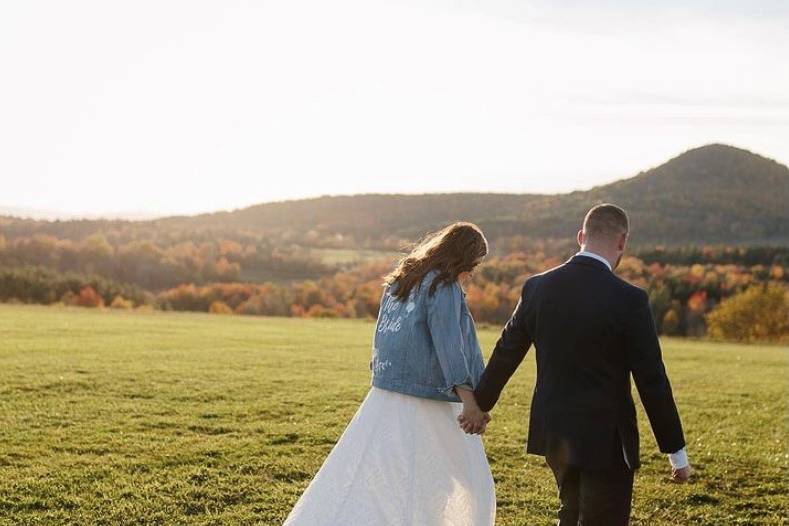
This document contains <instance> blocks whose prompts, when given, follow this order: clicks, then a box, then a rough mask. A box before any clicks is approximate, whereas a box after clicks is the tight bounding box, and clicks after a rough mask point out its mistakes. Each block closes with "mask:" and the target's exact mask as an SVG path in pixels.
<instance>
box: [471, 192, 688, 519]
mask: <svg viewBox="0 0 789 526" xmlns="http://www.w3.org/2000/svg"><path fill="white" fill-rule="evenodd" d="M628 229H629V225H628V218H627V215H626V214H625V211H624V210H622V209H621V208H619V207H618V206H615V205H612V204H601V205H597V206H595V207H593V208H592V209H591V210H589V212H588V213H587V214H586V217H585V218H584V222H583V228H582V229H581V230H580V231H579V232H578V236H577V239H578V244H579V245H580V246H581V251H580V252H578V253H577V254H576V255H575V256H573V257H572V258H571V259H570V260H569V261H567V262H566V263H564V264H563V265H560V266H558V267H556V268H553V269H551V270H548V271H546V272H543V273H542V274H538V275H536V276H532V277H531V278H529V279H528V280H527V281H526V283H525V284H524V285H523V291H522V294H521V297H520V300H519V301H518V304H517V306H516V307H515V311H514V312H513V314H512V317H511V318H510V320H509V321H508V322H507V324H506V326H505V327H504V330H503V331H502V333H501V337H500V338H499V340H498V342H497V343H496V347H495V349H494V351H493V355H492V356H491V358H490V361H489V362H488V365H487V367H486V368H485V372H484V373H483V375H482V378H481V380H480V383H479V386H478V387H477V389H476V390H475V391H474V395H475V397H476V399H477V402H478V404H479V407H480V409H481V410H482V411H489V410H490V409H491V408H492V407H493V406H494V405H495V403H496V401H497V400H498V398H499V395H500V394H501V391H502V389H503V388H504V385H505V384H506V383H507V381H508V380H509V379H510V376H512V374H513V373H514V372H515V369H517V368H518V365H520V363H521V361H522V360H523V357H524V356H525V355H526V352H527V351H528V349H529V347H530V346H531V344H532V343H533V344H534V345H535V349H536V351H535V352H536V353H537V383H536V386H535V388H534V395H533V398H532V403H531V418H530V421H529V437H528V447H527V452H529V453H533V454H536V455H541V456H544V457H545V459H546V461H547V464H548V466H550V468H551V470H552V471H553V474H554V477H555V478H556V484H557V485H558V487H559V498H560V500H561V508H560V510H559V525H560V526H570V525H572V526H576V525H583V526H595V525H600V526H619V525H626V524H628V522H629V520H630V503H631V498H632V493H633V472H634V471H635V470H636V469H637V468H638V467H639V458H638V428H637V423H636V411H635V406H634V404H633V398H632V396H631V391H630V375H631V374H632V376H633V379H634V380H635V384H636V388H637V389H638V393H639V395H640V397H641V401H642V402H643V405H644V409H645V410H646V413H647V416H648V417H649V422H650V424H651V425H652V430H653V432H654V434H655V438H656V439H657V443H658V446H659V447H660V450H661V451H662V452H663V453H668V454H669V460H670V462H671V466H672V479H673V480H674V481H676V482H684V481H686V480H687V479H688V478H689V477H690V465H689V464H688V459H687V455H686V453H685V438H684V436H683V433H682V424H681V423H680V419H679V414H678V413H677V407H676V405H675V403H674V397H673V395H672V392H671V385H670V384H669V380H668V377H667V376H666V370H665V368H664V366H663V360H662V358H661V352H660V344H659V343H658V337H657V334H656V331H655V325H654V322H653V318H652V311H651V309H650V306H649V298H648V296H647V293H646V292H645V291H644V290H642V289H640V288H638V287H636V286H634V285H631V284H629V283H627V282H625V281H623V280H622V279H620V278H618V277H617V276H616V275H615V274H614V273H613V269H615V268H616V267H617V265H618V264H619V261H620V260H621V258H622V254H623V253H624V250H625V243H626V242H627V236H628ZM464 423H466V422H464V421H461V424H464ZM464 427H465V426H464Z"/></svg>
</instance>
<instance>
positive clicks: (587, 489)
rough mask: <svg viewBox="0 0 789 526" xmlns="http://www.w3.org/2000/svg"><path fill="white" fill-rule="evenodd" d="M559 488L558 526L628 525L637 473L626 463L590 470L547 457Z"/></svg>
mask: <svg viewBox="0 0 789 526" xmlns="http://www.w3.org/2000/svg"><path fill="white" fill-rule="evenodd" d="M545 460H546V461H547V462H548V466H550V468H551V470H553V476H554V477H555V478H556V485H557V486H558V487H559V499H560V500H561V503H562V505H561V508H560V509H559V522H558V523H557V526H627V525H628V524H629V523H630V502H631V499H632V497H633V472H632V471H631V470H630V468H628V467H627V464H625V461H624V459H622V461H621V465H617V466H616V467H612V468H608V469H598V470H588V469H581V468H577V467H574V466H568V465H567V464H565V463H564V462H562V461H561V460H559V459H558V458H556V457H550V456H549V457H546V459H545Z"/></svg>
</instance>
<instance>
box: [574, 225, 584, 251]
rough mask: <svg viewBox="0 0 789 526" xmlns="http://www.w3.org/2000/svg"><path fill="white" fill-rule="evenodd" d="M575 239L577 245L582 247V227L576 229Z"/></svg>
mask: <svg viewBox="0 0 789 526" xmlns="http://www.w3.org/2000/svg"><path fill="white" fill-rule="evenodd" d="M575 240H576V241H578V246H579V247H582V246H583V245H584V230H583V228H582V229H581V230H579V231H578V233H577V234H576V235H575Z"/></svg>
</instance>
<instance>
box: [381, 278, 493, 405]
mask: <svg viewBox="0 0 789 526" xmlns="http://www.w3.org/2000/svg"><path fill="white" fill-rule="evenodd" d="M437 275H438V271H437V270H431V271H430V272H428V273H427V274H426V275H425V277H424V278H423V280H422V283H421V284H419V285H417V286H414V288H413V289H411V292H410V294H409V296H408V299H407V300H405V301H400V300H398V299H397V298H396V297H395V296H393V295H392V289H393V288H396V287H397V284H394V285H391V286H390V285H387V286H386V288H385V289H384V292H383V296H382V297H381V308H380V310H379V312H378V322H377V323H376V328H375V336H374V338H373V350H372V360H371V361H370V370H371V371H372V380H371V383H372V385H373V386H375V387H379V388H381V389H388V390H390V391H398V392H400V393H404V394H408V395H413V396H419V397H422V398H431V399H434V400H443V401H447V402H459V401H460V398H458V396H457V395H456V394H455V393H454V391H453V389H454V387H455V386H465V387H467V388H469V389H474V388H476V387H477V383H478V382H479V379H480V376H481V375H482V371H483V370H484V369H485V364H484V363H483V361H482V351H481V350H480V346H479V341H478V340H477V333H476V330H475V328H474V320H473V319H472V318H471V313H470V312H469V310H468V306H467V305H466V299H465V293H464V292H463V290H462V289H461V288H460V283H458V282H457V281H455V282H453V283H449V284H447V283H442V284H440V285H438V287H437V288H436V290H435V292H434V294H433V295H432V296H431V295H430V294H429V290H430V284H431V283H432V281H433V279H435V277H436V276H437Z"/></svg>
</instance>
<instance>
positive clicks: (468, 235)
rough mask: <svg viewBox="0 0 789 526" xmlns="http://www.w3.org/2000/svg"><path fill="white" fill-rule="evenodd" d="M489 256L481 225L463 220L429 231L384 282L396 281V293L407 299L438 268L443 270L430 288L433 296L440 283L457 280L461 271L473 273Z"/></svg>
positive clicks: (392, 283) (394, 293) (393, 282)
mask: <svg viewBox="0 0 789 526" xmlns="http://www.w3.org/2000/svg"><path fill="white" fill-rule="evenodd" d="M487 255H488V241H487V240H486V239H485V236H484V235H483V234H482V231H481V230H480V229H479V227H478V226H477V225H475V224H473V223H467V222H464V221H459V222H457V223H452V224H451V225H448V226H446V227H444V228H442V229H441V230H439V231H438V232H432V233H430V234H427V235H426V236H425V237H424V238H423V239H422V240H421V241H420V242H418V243H417V244H416V246H415V247H414V248H413V249H412V250H411V252H410V253H409V254H408V255H407V256H406V257H404V258H403V259H401V260H400V262H399V263H398V264H397V267H396V268H395V269H394V270H393V271H392V272H391V273H389V274H388V275H387V276H385V277H384V281H385V282H386V283H387V284H389V285H394V284H395V283H396V284H397V287H396V288H395V289H394V290H393V295H394V296H395V297H396V298H397V299H400V300H405V299H406V298H408V295H409V294H410V292H411V289H413V288H414V287H418V286H419V285H420V284H421V283H422V278H424V277H425V274H427V273H428V272H430V271H431V270H433V269H437V270H438V272H439V273H438V275H437V276H436V279H434V280H433V283H432V284H431V285H430V290H429V294H430V295H431V296H432V295H433V294H434V293H435V291H436V288H437V287H438V285H440V284H441V283H452V282H453V281H456V280H457V279H458V276H459V275H460V273H461V272H470V271H471V270H473V269H474V267H475V266H477V264H479V262H480V260H481V259H482V258H484V257H485V256H487Z"/></svg>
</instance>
